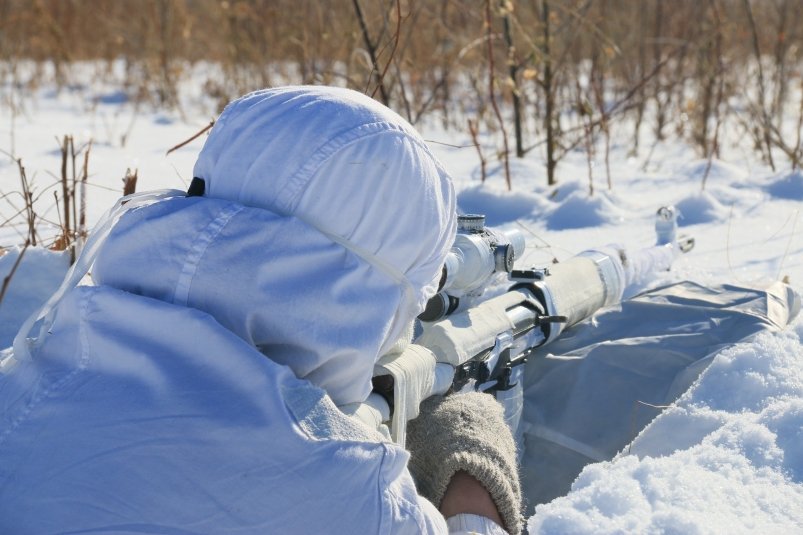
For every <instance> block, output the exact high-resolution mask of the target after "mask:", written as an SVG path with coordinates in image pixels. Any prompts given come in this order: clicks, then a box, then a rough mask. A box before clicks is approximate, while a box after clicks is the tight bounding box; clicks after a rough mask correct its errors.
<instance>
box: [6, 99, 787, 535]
mask: <svg viewBox="0 0 803 535" xmlns="http://www.w3.org/2000/svg"><path fill="white" fill-rule="evenodd" d="M7 90H8V88H7V87H3V88H2V91H7ZM188 91H191V89H188ZM214 106H215V103H213V102H211V101H209V102H207V101H204V100H202V99H198V98H195V97H193V98H190V99H189V100H188V103H187V105H186V106H185V108H184V110H183V113H182V114H179V113H173V112H167V111H164V110H155V109H153V110H152V109H147V107H145V106H137V105H136V104H135V103H134V102H132V101H131V100H130V99H129V98H128V96H127V95H126V93H125V92H123V91H121V90H119V88H116V87H89V86H85V87H75V88H72V89H70V90H62V91H55V90H53V89H48V88H43V89H40V90H38V91H37V92H36V93H35V94H33V95H31V96H29V97H26V98H24V99H23V100H22V101H21V110H20V111H19V112H18V113H13V114H9V110H8V108H7V107H3V108H0V109H2V110H3V111H2V113H0V118H1V119H0V149H2V150H3V151H5V152H7V153H13V154H14V156H16V157H19V158H21V159H22V162H23V165H25V167H26V171H27V174H28V177H29V179H31V180H32V182H33V184H34V190H35V193H36V194H38V195H39V201H38V202H37V211H39V213H40V215H42V216H43V217H46V218H49V219H50V220H51V221H57V219H58V215H57V213H56V209H55V206H54V204H55V203H54V202H53V193H52V191H54V190H56V189H58V188H56V183H57V180H56V178H55V176H54V175H58V173H59V169H60V160H61V157H60V153H59V151H58V143H57V139H60V138H61V137H62V136H64V135H65V134H72V135H74V136H75V138H76V146H81V145H83V144H84V143H85V142H87V141H88V140H89V139H90V138H91V139H92V140H93V146H92V149H91V155H90V159H89V168H90V178H89V182H90V190H89V199H88V208H89V213H88V218H89V220H90V222H94V221H97V220H98V219H99V217H100V215H101V214H102V213H103V211H105V210H106V209H107V208H108V207H109V206H111V204H112V203H113V202H114V200H116V198H117V196H118V195H119V194H120V192H121V190H122V183H121V179H122V177H123V176H124V174H125V171H126V169H127V168H131V169H134V168H137V169H138V170H139V185H138V190H140V191H143V190H148V189H159V188H179V189H186V187H187V185H188V184H189V182H190V179H191V175H192V165H193V163H194V159H195V155H196V154H197V151H198V150H199V148H200V146H201V143H202V142H203V138H200V139H198V140H196V141H194V142H192V143H190V144H188V145H187V146H185V147H183V148H181V149H179V150H177V151H175V152H173V153H171V154H170V155H166V154H165V153H166V151H167V149H169V148H170V147H172V146H174V145H176V144H178V143H180V142H181V141H183V140H185V139H187V138H189V137H190V136H191V135H193V134H194V133H195V132H197V131H199V130H200V129H201V128H203V127H204V126H206V125H207V124H208V123H209V120H210V119H211V118H212V117H213V116H214V114H215V113H214ZM419 128H420V130H422V132H423V135H424V137H425V138H426V139H427V140H429V141H430V142H431V147H432V149H433V150H434V151H435V153H436V154H437V155H438V157H439V158H441V159H442V160H443V162H444V163H445V165H446V167H447V168H448V169H450V171H451V172H452V174H453V175H454V177H455V185H456V188H457V191H458V203H459V205H460V207H461V209H462V210H463V211H465V212H470V213H476V212H481V213H485V214H486V216H487V220H488V223H489V224H490V225H494V226H502V227H507V226H513V227H516V228H519V229H523V230H524V231H525V234H526V235H527V240H528V245H527V252H526V255H525V258H524V259H523V260H522V261H521V263H523V264H537V265H545V264H548V263H549V262H551V261H552V260H553V259H557V260H564V259H566V258H569V257H571V256H573V255H574V254H577V253H579V252H581V251H582V250H584V249H587V248H591V247H594V246H599V245H604V244H606V243H610V242H618V243H624V244H627V245H629V246H633V247H640V246H647V245H650V244H651V243H652V241H653V240H654V231H653V221H654V214H655V211H656V209H657V208H658V207H659V206H661V205H664V204H670V203H672V204H675V205H676V206H677V207H678V209H679V211H680V213H681V216H682V217H681V219H680V225H681V231H682V232H684V233H689V234H692V235H694V237H695V238H696V242H697V245H696V248H695V249H694V250H693V251H692V252H690V253H689V254H687V255H685V256H683V257H682V258H680V259H679V260H678V261H677V262H676V264H675V266H674V268H673V270H672V271H671V272H669V273H661V274H656V275H655V276H654V278H653V279H652V280H650V281H648V282H647V283H645V286H649V285H657V284H660V283H665V282H670V281H677V280H684V279H691V280H694V281H697V282H701V283H703V284H705V283H727V282H739V283H744V284H753V285H759V286H760V285H762V284H765V283H767V282H768V281H772V280H778V279H783V278H785V279H786V280H788V281H789V282H790V284H791V285H792V287H793V288H795V289H796V290H797V291H798V292H801V290H803V224H801V223H803V221H801V219H803V215H802V214H801V213H800V207H801V201H803V174H801V172H800V171H793V170H791V168H790V167H788V164H787V167H786V168H784V167H782V164H779V168H778V170H777V171H776V172H773V171H772V170H770V169H769V168H768V167H766V166H765V165H764V164H763V163H762V162H761V161H760V160H759V158H758V156H757V155H756V154H755V153H754V152H753V151H752V150H751V149H750V147H743V146H741V145H740V141H739V140H738V139H737V138H735V137H734V139H733V140H724V141H723V143H722V147H723V150H722V158H721V159H720V160H718V159H714V160H712V161H711V162H708V160H701V159H700V155H699V154H698V153H696V152H695V150H694V149H693V148H692V147H690V146H688V145H686V144H684V143H683V142H681V141H666V142H662V143H657V144H656V145H655V148H654V150H650V151H649V154H648V153H647V150H643V151H642V153H641V154H638V155H636V156H632V155H630V154H629V150H630V148H631V144H630V142H629V140H628V138H627V135H626V134H627V132H624V133H623V134H622V136H623V137H622V138H621V139H618V138H615V139H614V140H613V143H612V147H613V148H612V152H611V155H610V164H611V172H612V184H613V188H612V189H610V190H609V189H608V188H607V183H606V182H607V179H606V177H605V171H604V165H602V162H601V160H600V159H599V158H597V159H595V160H594V161H593V164H594V165H593V166H592V172H593V177H592V179H591V183H592V184H593V186H594V191H595V193H594V195H593V196H589V195H588V191H589V178H588V163H587V161H586V156H585V154H584V153H583V152H582V151H573V152H571V153H569V154H568V155H567V156H566V158H565V159H564V160H563V161H561V163H560V165H559V167H558V184H557V186H555V187H548V186H547V185H546V173H545V171H544V167H543V154H541V153H540V152H536V151H533V152H532V153H530V154H528V155H527V157H526V158H525V159H523V160H515V161H513V162H512V165H511V168H512V171H513V176H512V182H513V191H512V192H510V191H507V189H506V187H505V185H504V177H503V171H502V168H501V166H500V165H498V162H491V165H489V171H490V173H491V174H490V175H489V177H488V179H487V180H486V181H485V182H484V183H480V179H479V175H480V174H479V160H478V158H477V156H476V151H475V149H474V147H472V146H471V143H470V141H469V138H468V136H467V134H466V133H463V132H451V131H444V130H442V129H441V128H440V127H438V126H435V125H434V121H433V124H425V125H419ZM725 131H727V130H725ZM735 135H736V134H735V133H734V136H735ZM482 139H483V143H484V145H485V146H484V152H485V154H495V153H496V150H497V148H498V147H497V143H498V140H497V138H496V137H494V135H493V134H487V135H486V136H485V137H484V138H482ZM649 141H650V140H647V142H645V140H642V144H641V146H643V147H649V146H650V143H649ZM447 143H448V144H447ZM742 143H743V142H742ZM459 147H464V148H459ZM597 154H598V155H599V154H601V151H598V152H597ZM779 161H780V158H779ZM18 189H19V174H18V170H17V167H16V165H15V164H14V163H13V162H12V161H11V160H10V158H8V157H7V156H5V155H0V193H2V194H4V195H5V196H3V195H0V221H5V220H6V219H7V218H11V217H12V215H13V214H14V213H15V212H16V211H18V210H19V208H20V200H19V198H18V197H16V196H15V195H13V194H12V193H11V192H14V191H17V190H18ZM40 232H41V233H42V235H43V236H46V237H51V238H52V237H53V236H55V234H56V233H57V228H56V225H54V224H51V225H48V224H46V223H44V222H43V223H42V224H41V226H40ZM23 241H24V226H22V225H20V224H19V219H14V218H12V220H11V222H9V223H6V224H4V225H2V226H0V246H3V247H4V248H6V249H7V251H8V252H6V254H5V255H3V256H2V257H0V276H1V277H5V276H6V275H7V274H8V272H9V271H10V270H11V268H12V266H13V264H14V261H15V259H16V256H17V255H18V254H19V248H15V247H14V246H17V245H19V244H20V243H22V242H23ZM66 262H67V261H66V257H65V256H64V255H63V254H61V253H52V252H49V251H45V250H43V249H41V248H29V249H28V250H27V251H26V252H25V256H24V257H23V261H22V263H21V264H20V266H19V268H18V269H17V272H16V274H15V275H14V277H13V278H12V280H11V284H10V285H9V288H8V291H7V292H6V295H5V298H4V300H3V302H2V303H0V347H6V346H8V345H10V343H11V339H12V338H13V335H14V333H15V332H16V326H17V325H19V324H20V323H21V322H22V321H23V320H24V318H25V317H26V316H27V315H28V314H29V313H30V311H31V310H32V309H33V308H34V306H35V304H36V303H37V302H41V301H42V300H44V299H45V298H46V297H47V296H48V295H49V294H50V293H51V292H52V291H53V289H54V288H55V287H56V286H57V285H58V283H59V281H60V280H61V277H62V276H63V273H64V271H65V269H66ZM802 338H803V318H801V317H798V318H797V319H795V320H794V321H793V323H792V324H791V325H790V327H789V328H787V329H786V330H785V331H783V332H781V333H774V334H773V333H763V334H761V335H759V336H757V337H756V338H754V339H753V340H750V341H748V342H744V343H740V344H737V345H735V346H732V347H729V348H727V349H724V350H723V351H722V352H721V353H720V354H719V355H718V356H717V357H716V358H715V359H714V361H713V363H712V364H711V366H710V367H709V368H708V369H707V371H706V372H704V374H703V375H702V376H701V377H700V379H699V380H698V382H697V383H696V384H695V385H694V386H693V387H692V388H691V389H690V390H689V391H687V392H686V393H685V394H684V395H683V396H682V397H681V398H680V399H679V400H678V401H677V402H676V403H675V404H673V405H672V406H671V407H670V408H668V409H666V410H665V411H663V412H662V413H661V414H660V416H658V417H657V418H655V420H653V422H652V423H651V424H650V425H648V426H647V427H646V428H645V429H643V430H642V431H641V433H640V434H639V435H638V436H637V438H636V439H635V440H634V441H633V442H632V444H631V445H629V446H628V447H627V448H625V449H624V450H623V451H622V452H620V453H619V454H618V455H617V456H616V457H615V458H614V459H612V460H610V461H608V462H601V463H596V464H592V465H589V466H588V467H586V469H585V470H584V471H583V472H582V474H581V475H580V476H579V477H578V478H577V480H576V481H575V482H574V484H573V486H572V490H571V492H569V494H568V495H566V496H564V497H560V498H557V499H555V500H554V501H552V502H550V503H546V504H541V505H538V506H537V507H536V508H535V509H534V510H532V509H531V510H529V511H528V512H527V513H528V516H529V517H530V519H529V522H528V527H529V531H530V533H532V534H536V533H628V532H639V533H652V532H661V533H744V532H748V531H749V532H756V533H770V532H771V533H794V532H800V531H801V530H803V343H801V339H802ZM640 410H653V411H655V412H656V413H657V412H658V410H657V409H653V408H650V407H641V408H640Z"/></svg>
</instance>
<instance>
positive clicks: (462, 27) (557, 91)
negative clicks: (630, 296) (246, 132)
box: [0, 0, 803, 216]
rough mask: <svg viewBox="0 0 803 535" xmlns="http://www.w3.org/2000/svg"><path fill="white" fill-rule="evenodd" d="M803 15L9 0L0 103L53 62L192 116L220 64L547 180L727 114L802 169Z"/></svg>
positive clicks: (241, 82)
mask: <svg viewBox="0 0 803 535" xmlns="http://www.w3.org/2000/svg"><path fill="white" fill-rule="evenodd" d="M802 11H803V2H800V0H673V1H671V2H667V1H663V0H487V1H485V2H478V1H476V0H332V1H327V2H322V1H320V0H292V1H291V0H252V1H235V0H222V1H221V0H138V1H136V2H134V1H131V2H121V1H119V0H0V81H1V82H2V83H3V86H4V87H5V88H8V87H13V88H16V90H17V91H16V93H15V92H14V91H5V92H4V96H5V98H4V99H3V102H2V103H0V106H2V107H6V109H12V115H13V110H14V107H15V106H18V105H19V99H20V98H24V93H25V91H26V90H27V89H30V88H34V87H36V86H37V85H38V84H41V83H43V82H45V80H44V77H45V73H46V72H50V73H52V76H53V77H54V80H47V82H48V83H52V82H54V81H55V83H56V84H57V86H58V87H62V88H65V87H69V86H70V85H71V84H75V83H78V82H79V80H75V79H74V75H73V73H72V72H71V71H72V66H74V65H75V64H76V63H77V62H84V61H94V62H97V65H98V66H99V72H98V77H100V78H104V77H106V78H108V79H109V80H110V81H115V82H118V83H119V84H120V85H121V86H122V87H123V88H124V91H125V93H126V96H127V98H128V99H129V100H131V101H132V102H136V103H141V104H143V105H153V106H160V107H168V108H173V109H177V110H178V111H180V112H181V111H182V110H181V102H180V100H179V98H178V89H177V88H178V86H179V83H180V82H181V81H182V80H184V79H186V78H187V77H188V76H189V73H190V72H191V71H193V69H194V68H195V67H197V66H199V65H201V64H210V65H214V66H215V68H209V69H207V70H206V71H205V72H207V74H206V79H205V80H203V82H202V83H203V87H202V90H203V92H204V93H205V94H206V95H207V96H209V97H211V98H213V99H214V100H215V101H216V102H218V105H219V107H221V108H222V106H223V105H224V104H225V103H226V102H228V101H229V100H230V99H232V98H234V97H236V96H238V95H240V94H242V93H244V92H247V91H249V90H252V89H256V88H261V87H266V86H271V85H276V84H280V83H282V84H283V83H304V84H335V85H343V86H347V87H351V88H353V89H356V90H359V91H362V92H365V93H366V94H369V95H372V96H374V98H377V99H379V100H381V101H383V102H385V103H386V104H388V105H389V106H390V107H392V108H393V109H395V110H396V111H398V112H399V113H400V114H401V115H403V116H405V117H406V118H407V119H408V120H410V121H411V122H412V123H414V124H415V123H418V122H421V121H430V120H437V121H440V122H441V123H442V124H443V125H444V126H446V127H449V128H454V129H460V130H466V131H467V132H468V130H469V129H472V130H473V131H474V134H473V135H472V137H473V138H474V139H476V132H477V131H478V130H479V131H486V132H498V134H499V136H498V139H499V143H498V148H497V154H496V157H497V159H498V160H499V161H501V162H507V159H508V158H512V157H517V156H518V157H522V156H525V155H527V154H528V153H530V152H532V151H539V152H540V153H541V154H542V156H543V160H544V162H545V164H546V169H547V177H548V181H549V183H550V184H552V183H555V181H556V173H555V170H556V168H557V166H558V165H559V164H560V161H561V159H562V158H563V157H564V156H565V155H566V154H567V153H568V152H569V151H571V150H574V149H575V148H578V147H579V148H584V149H585V150H586V151H587V152H588V154H589V159H591V158H592V157H595V155H594V154H592V153H593V151H594V150H595V147H602V148H601V149H596V150H603V151H604V152H605V154H601V155H596V156H599V157H604V160H605V162H606V165H605V169H606V170H607V152H608V150H609V149H610V142H611V141H610V140H611V136H612V133H613V132H618V134H619V135H618V137H617V139H622V130H623V129H625V128H626V129H627V132H626V133H627V135H628V136H629V139H630V140H631V141H630V144H631V145H632V153H633V154H634V155H639V156H641V157H642V159H644V160H645V161H647V162H649V157H650V154H651V149H652V148H654V147H649V146H644V144H643V142H642V141H641V139H642V134H643V132H645V131H646V130H648V129H649V130H652V134H654V135H652V136H649V137H650V139H655V140H657V141H656V143H659V142H660V141H661V140H663V139H665V138H666V137H667V136H677V137H680V138H682V139H685V140H688V141H689V142H690V143H693V144H694V145H695V146H697V147H698V149H699V152H700V155H701V157H704V158H709V161H710V159H711V158H714V157H716V156H718V155H719V153H720V150H721V146H720V145H721V138H722V136H721V132H722V125H723V124H724V123H726V122H728V123H729V124H731V123H732V124H736V125H738V127H739V128H740V129H741V132H742V134H743V135H744V136H746V137H748V139H750V140H751V141H752V143H753V145H754V147H755V150H756V151H758V152H759V153H760V154H761V156H762V158H763V159H764V161H765V162H766V163H767V164H768V165H769V166H771V167H773V168H774V167H775V166H776V165H777V161H776V160H777V157H778V156H779V155H783V156H785V157H786V158H788V160H789V161H790V162H791V165H792V167H793V168H796V167H798V166H799V165H800V163H801V158H803V147H801V136H800V127H798V128H797V131H796V132H794V131H784V127H783V123H784V122H783V121H782V119H783V118H784V117H788V116H790V115H791V116H792V117H796V118H800V120H798V121H797V123H798V125H800V124H803V98H801V90H800V89H801V75H800V71H799V65H800V53H801V41H802V40H803V35H801V33H802V32H803V30H801V28H800V26H799V25H798V24H797V21H799V20H800V16H801V12H802ZM23 62H26V63H30V62H33V63H34V64H35V65H37V66H38V68H37V69H36V70H35V71H34V73H33V74H30V70H28V69H26V70H23V69H20V68H19V67H20V65H21V64H22V63H23ZM120 64H122V65H123V68H122V71H121V69H120V68H119V65H120ZM23 72H24V73H25V74H23ZM15 95H16V96H15ZM500 109H501V111H500ZM500 117H502V118H503V120H500ZM792 122H793V123H794V122H795V121H792ZM508 132H512V133H513V136H514V137H515V140H512V141H511V143H510V144H508V142H507V136H508ZM600 141H602V143H599V142H600ZM478 148H479V147H478ZM11 152H12V153H13V147H11ZM481 154H482V153H481ZM487 159H488V158H486V157H483V161H484V162H485V161H486V160H487ZM505 165H506V163H505ZM592 173H593V166H591V165H589V191H590V192H592V193H593V183H594V181H593V177H592ZM606 174H607V175H608V176H607V186H608V187H609V188H610V187H612V186H613V182H614V181H613V179H612V178H611V177H610V173H609V172H607V171H606ZM508 181H509V182H508V184H510V179H508ZM704 185H705V183H704V182H703V187H704ZM65 212H66V211H65ZM65 216H66V213H65Z"/></svg>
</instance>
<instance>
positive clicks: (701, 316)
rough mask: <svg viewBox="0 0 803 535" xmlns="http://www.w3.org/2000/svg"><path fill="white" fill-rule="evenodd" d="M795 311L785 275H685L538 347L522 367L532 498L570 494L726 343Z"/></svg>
mask: <svg viewBox="0 0 803 535" xmlns="http://www.w3.org/2000/svg"><path fill="white" fill-rule="evenodd" d="M799 310H800V297H799V296H798V295H797V294H796V293H795V292H794V291H792V290H791V289H790V288H789V287H788V286H786V285H785V284H783V283H780V282H778V283H775V284H773V285H771V286H769V287H768V288H764V289H757V288H749V287H741V286H736V285H722V286H702V285H699V284H695V283H692V282H683V283H677V284H673V285H669V286H666V287H662V288H657V289H655V290H652V291H650V292H647V293H645V294H642V295H639V296H637V297H635V298H633V299H630V300H627V301H624V302H622V303H621V304H620V305H618V306H615V307H609V308H605V309H602V310H600V311H599V312H597V313H596V314H595V315H594V316H593V317H592V318H590V319H588V320H586V321H584V322H581V323H579V324H577V325H575V326H574V327H572V328H570V329H567V330H566V331H564V332H563V334H562V335H561V337H560V338H558V339H557V340H556V341H555V342H553V343H550V344H547V345H544V346H542V347H541V348H539V349H538V350H536V351H535V352H534V353H533V355H532V356H530V357H529V358H528V360H527V364H526V365H525V372H524V385H525V386H524V415H523V422H524V423H523V426H524V445H525V449H524V454H523V456H522V489H523V492H524V495H525V498H526V500H527V502H528V503H529V505H530V506H533V505H535V504H538V503H545V502H548V501H550V500H552V499H553V498H556V497H558V496H561V495H563V494H566V493H567V492H568V491H569V488H570V486H571V484H572V481H574V479H575V477H577V475H578V474H579V473H580V471H581V470H582V469H583V467H584V466H585V465H587V464H589V463H592V462H597V461H602V460H609V459H611V458H613V456H614V455H616V454H617V453H618V452H619V451H620V450H621V449H622V448H624V447H625V446H626V445H627V444H628V443H629V442H630V441H631V440H632V439H633V438H635V435H636V434H638V432H639V431H640V430H641V429H643V428H644V426H646V425H647V424H648V423H649V422H650V421H651V420H652V419H653V418H654V417H655V416H657V415H658V414H659V412H660V408H659V407H662V406H666V405H668V404H671V403H672V402H674V401H675V400H676V399H677V398H678V397H679V396H680V395H681V394H682V393H683V392H685V391H686V390H687V389H688V388H689V387H690V386H691V384H692V383H693V382H694V381H695V380H696V379H697V377H698V376H699V374H700V373H702V372H703V371H704V370H705V369H706V368H707V367H708V364H709V363H710V362H711V360H712V359H713V358H714V356H715V355H716V354H717V353H718V352H719V351H720V350H722V349H723V348H725V347H728V346H730V345H733V344H735V343H737V342H739V341H741V340H744V339H746V338H748V337H749V336H752V335H754V334H756V333H758V332H760V331H765V330H776V329H781V328H783V327H784V326H786V325H787V323H788V322H789V321H790V320H791V319H792V318H794V316H795V315H796V314H797V313H798V312H799ZM639 402H642V403H648V404H650V405H652V407H649V406H647V405H642V404H641V403H639ZM639 407H640V408H641V410H640V409H639Z"/></svg>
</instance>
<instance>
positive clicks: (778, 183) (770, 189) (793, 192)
mask: <svg viewBox="0 0 803 535" xmlns="http://www.w3.org/2000/svg"><path fill="white" fill-rule="evenodd" d="M765 189H766V191H767V193H769V194H770V195H772V196H773V197H775V198H777V199H791V200H794V201H803V173H801V172H800V171H794V172H792V173H790V174H788V175H781V176H777V177H775V179H774V180H773V181H772V183H770V185H769V186H767V187H766V188H765Z"/></svg>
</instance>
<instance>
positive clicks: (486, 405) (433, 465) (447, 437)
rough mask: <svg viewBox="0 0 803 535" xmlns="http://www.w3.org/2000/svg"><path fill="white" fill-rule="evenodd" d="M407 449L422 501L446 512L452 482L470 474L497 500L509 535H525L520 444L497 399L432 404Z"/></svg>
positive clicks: (411, 428)
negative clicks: (443, 503)
mask: <svg viewBox="0 0 803 535" xmlns="http://www.w3.org/2000/svg"><path fill="white" fill-rule="evenodd" d="M407 448H408V449H409V450H410V454H411V456H410V463H409V468H410V472H411V473H412V475H413V479H415V482H416V486H417V488H418V492H419V493H420V494H421V495H422V496H424V497H425V498H427V499H428V500H430V501H431V502H432V503H434V504H435V505H436V506H437V507H440V505H441V501H442V500H443V495H444V493H445V492H446V488H447V486H448V485H449V481H450V480H451V479H452V476H453V475H454V474H455V473H457V472H459V471H461V470H462V471H465V472H468V473H469V474H470V475H471V476H473V477H474V478H475V479H476V480H477V481H479V482H480V483H482V485H483V486H484V487H485V489H486V490H487V491H488V493H489V494H490V495H491V498H492V499H493V501H494V503H495V504H496V508H497V510H498V511H499V515H500V516H501V517H502V521H503V522H504V524H505V525H504V526H503V527H504V528H505V529H506V530H507V531H508V533H511V534H514V535H518V533H520V532H521V521H522V517H521V506H522V504H521V487H520V484H519V474H518V467H517V465H516V443H515V441H514V440H513V435H512V434H511V432H510V429H509V428H508V427H507V424H505V420H504V411H503V409H502V406H501V405H500V404H499V403H498V402H497V401H496V399H495V398H494V397H493V396H491V395H489V394H482V393H479V392H471V393H466V394H452V395H450V396H446V397H441V396H433V397H431V398H429V399H427V400H426V401H424V402H423V403H421V412H420V414H419V415H418V417H417V418H416V419H414V420H411V421H410V422H409V423H408V426H407Z"/></svg>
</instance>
